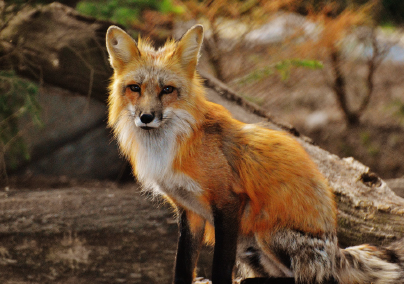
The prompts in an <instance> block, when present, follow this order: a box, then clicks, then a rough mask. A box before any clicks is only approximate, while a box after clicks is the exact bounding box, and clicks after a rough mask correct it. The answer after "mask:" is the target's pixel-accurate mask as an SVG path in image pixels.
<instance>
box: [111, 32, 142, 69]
mask: <svg viewBox="0 0 404 284" xmlns="http://www.w3.org/2000/svg"><path fill="white" fill-rule="evenodd" d="M106 43H107V50H108V53H109V61H110V63H111V66H112V67H113V68H114V69H115V70H117V71H119V70H120V69H122V67H123V66H124V65H125V64H127V63H128V62H130V61H131V60H133V59H136V58H139V57H140V51H139V49H138V47H137V44H136V42H135V40H134V39H133V38H132V37H131V36H130V35H128V34H127V33H126V32H125V31H124V30H122V29H121V28H118V27H117V26H110V27H109V29H108V31H107V36H106Z"/></svg>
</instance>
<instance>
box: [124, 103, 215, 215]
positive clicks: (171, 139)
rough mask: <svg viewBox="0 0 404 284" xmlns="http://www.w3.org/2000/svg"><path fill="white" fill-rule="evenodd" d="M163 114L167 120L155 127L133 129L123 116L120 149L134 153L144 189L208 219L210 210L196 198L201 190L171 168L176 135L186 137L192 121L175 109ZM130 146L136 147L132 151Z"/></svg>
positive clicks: (182, 111)
mask: <svg viewBox="0 0 404 284" xmlns="http://www.w3.org/2000/svg"><path fill="white" fill-rule="evenodd" d="M163 117H164V118H166V119H167V122H166V123H164V124H163V125H162V126H161V127H160V128H159V129H155V130H143V129H140V128H137V127H136V126H135V124H134V122H133V121H129V120H128V119H127V118H126V119H127V120H126V123H125V124H122V125H123V127H122V128H121V131H120V132H119V134H118V140H119V142H120V145H121V148H122V149H123V151H124V152H126V153H128V155H129V156H132V155H134V157H132V158H134V159H132V161H135V165H134V166H135V169H136V170H135V171H136V175H137V178H138V180H139V181H140V182H141V183H142V185H143V187H144V189H146V190H152V192H153V193H155V194H163V195H168V196H169V197H172V198H173V199H174V200H175V201H177V202H178V203H180V204H181V205H182V206H183V207H185V208H188V209H190V210H192V211H195V212H196V213H198V214H200V215H202V216H204V217H205V218H206V219H208V220H209V221H210V220H211V219H212V217H211V212H210V210H208V209H206V208H205V207H204V206H203V205H202V204H200V202H199V201H198V197H199V196H200V195H201V194H202V192H203V189H202V188H201V187H200V185H199V184H198V183H197V182H196V181H194V180H193V179H192V178H190V177H189V176H187V175H185V174H183V173H181V172H178V171H175V170H174V169H173V161H174V159H175V156H176V154H177V151H178V141H177V139H178V136H179V135H180V136H182V137H184V138H186V137H188V136H189V135H190V133H191V131H192V124H193V123H195V121H194V119H193V117H192V116H191V115H190V114H189V113H187V112H186V111H184V110H178V109H175V110H174V109H167V110H166V111H165V112H164V113H163ZM128 139H132V142H133V143H132V142H130V143H128ZM134 145H135V146H134ZM133 147H136V150H135V151H133V150H134V149H133Z"/></svg>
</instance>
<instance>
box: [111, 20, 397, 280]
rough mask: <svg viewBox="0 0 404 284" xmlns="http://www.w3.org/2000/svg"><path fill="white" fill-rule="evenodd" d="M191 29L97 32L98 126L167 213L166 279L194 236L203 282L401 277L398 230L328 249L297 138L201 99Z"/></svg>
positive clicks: (330, 207)
mask: <svg viewBox="0 0 404 284" xmlns="http://www.w3.org/2000/svg"><path fill="white" fill-rule="evenodd" d="M203 38H204V30H203V26H201V25H195V26H193V27H192V28H191V29H189V30H188V31H187V32H186V33H185V34H184V35H183V36H182V38H181V39H180V40H173V39H170V40H167V42H166V43H165V45H164V46H162V47H160V48H158V49H155V48H154V47H153V44H152V42H151V41H149V40H148V39H143V38H141V37H139V38H138V40H137V41H136V40H134V39H133V38H132V37H131V36H130V35H129V34H127V33H126V32H125V31H124V30H122V29H121V28H119V27H117V26H111V27H109V29H108V31H107V34H106V46H107V50H108V54H109V62H110V64H111V66H112V69H113V75H112V78H111V84H110V89H109V91H110V92H109V98H108V126H109V127H110V128H111V129H112V131H113V134H114V137H115V138H116V140H117V141H118V144H119V148H120V151H121V152H122V154H123V155H124V156H125V157H126V158H127V159H128V160H129V161H130V164H131V166H132V169H133V173H134V175H135V176H136V178H137V180H138V181H139V182H140V183H141V184H142V188H143V190H149V191H151V192H152V193H153V194H156V195H158V196H162V197H163V198H164V199H165V200H167V201H168V202H169V203H170V204H171V205H172V206H173V208H175V210H176V212H177V218H178V226H179V237H178V244H177V253H176V258H175V265H174V277H173V282H172V283H174V284H191V283H192V282H193V281H194V280H195V277H196V266H197V261H198V257H199V251H200V248H201V246H202V245H203V243H206V244H209V245H212V246H213V262H212V274H211V280H212V283H213V284H231V283H233V280H234V278H235V277H236V276H237V275H235V274H236V271H239V273H240V275H241V276H242V278H245V279H246V280H247V278H248V279H252V278H254V277H255V278H256V279H260V278H264V279H269V280H268V282H265V283H300V284H309V283H316V284H320V283H345V284H353V283H357V284H359V283H361V284H362V283H365V284H370V283H373V284H393V283H394V284H400V283H401V284H403V283H404V240H401V241H396V242H395V243H393V244H390V245H389V246H386V247H375V246H371V245H360V246H353V247H348V248H345V249H342V248H339V246H338V239H337V233H336V227H337V221H336V220H337V208H336V204H335V201H334V196H333V193H332V190H331V188H330V186H329V185H328V182H327V180H326V178H325V177H324V176H323V175H322V174H321V173H320V172H319V170H318V168H317V166H316V164H315V163H314V162H313V161H312V159H311V158H310V157H309V155H308V154H307V152H306V151H305V150H304V149H303V147H302V146H301V145H300V144H299V142H298V141H296V139H294V138H293V137H291V135H290V134H288V133H286V132H284V131H277V130H271V129H268V128H266V127H263V126H261V125H259V124H245V123H243V122H240V121H238V120H236V119H234V118H233V117H232V115H231V114H230V112H229V111H228V110H226V109H225V108H224V107H223V106H221V105H218V104H215V103H213V102H210V101H208V100H207V99H206V98H205V89H204V85H203V80H202V78H201V77H200V75H199V74H198V72H197V64H198V61H199V57H200V53H201V46H202V42H203ZM276 279H278V280H279V279H281V280H280V282H279V281H278V282H276V281H277V280H276ZM265 281H266V280H265ZM271 281H272V282H271ZM245 283H247V282H245ZM251 283H252V282H251Z"/></svg>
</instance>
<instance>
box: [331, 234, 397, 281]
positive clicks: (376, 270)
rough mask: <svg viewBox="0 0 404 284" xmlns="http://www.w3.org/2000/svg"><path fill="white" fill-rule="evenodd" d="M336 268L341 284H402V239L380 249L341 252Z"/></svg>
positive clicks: (342, 250)
mask: <svg viewBox="0 0 404 284" xmlns="http://www.w3.org/2000/svg"><path fill="white" fill-rule="evenodd" d="M336 269H337V278H338V280H339V283H341V284H353V283H361V284H362V283H363V284H371V283H372V284H404V239H402V240H400V241H398V242H394V243H392V244H390V245H389V246H387V247H383V248H377V247H374V246H369V245H361V246H354V247H348V248H346V249H341V250H340V256H339V259H338V261H337V267H336Z"/></svg>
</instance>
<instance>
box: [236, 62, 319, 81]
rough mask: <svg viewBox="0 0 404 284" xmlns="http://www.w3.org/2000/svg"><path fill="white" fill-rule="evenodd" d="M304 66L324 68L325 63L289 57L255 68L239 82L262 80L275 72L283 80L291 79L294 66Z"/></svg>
mask: <svg viewBox="0 0 404 284" xmlns="http://www.w3.org/2000/svg"><path fill="white" fill-rule="evenodd" d="M297 67H303V68H309V69H313V70H314V69H321V68H323V64H322V63H321V62H320V61H318V60H306V59H287V60H282V61H279V62H277V63H275V64H274V65H270V66H267V67H265V68H262V69H259V70H255V71H253V72H251V73H250V74H248V75H247V76H244V77H243V78H241V79H240V80H238V83H239V84H241V85H246V84H251V83H254V82H256V81H260V80H262V79H264V78H266V77H268V76H270V75H273V74H274V73H275V72H278V74H279V75H280V76H281V78H282V80H284V81H286V80H288V79H289V76H290V72H291V70H292V68H297Z"/></svg>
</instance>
